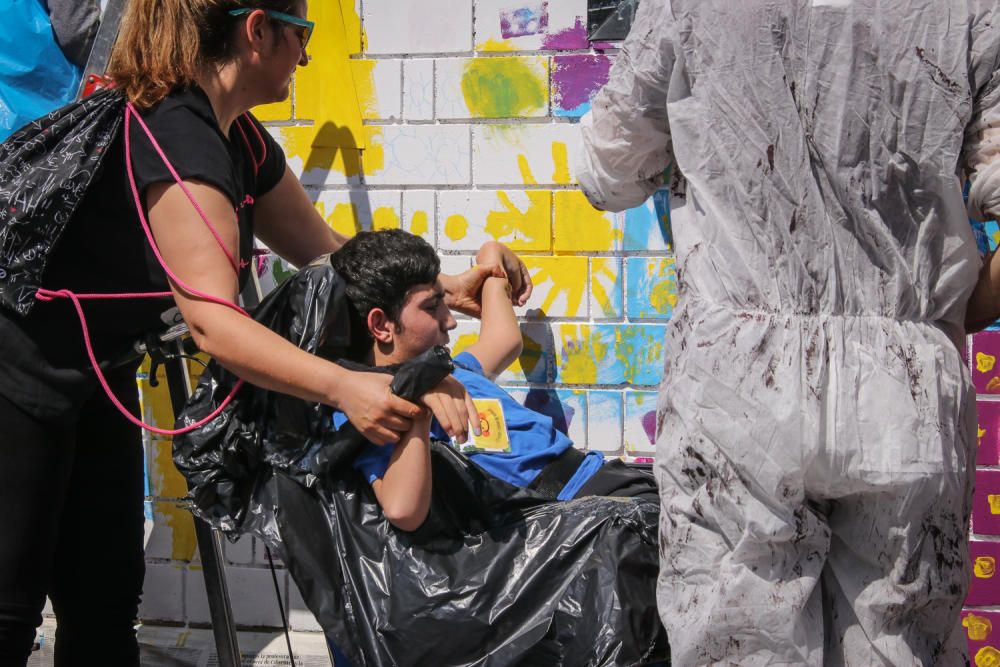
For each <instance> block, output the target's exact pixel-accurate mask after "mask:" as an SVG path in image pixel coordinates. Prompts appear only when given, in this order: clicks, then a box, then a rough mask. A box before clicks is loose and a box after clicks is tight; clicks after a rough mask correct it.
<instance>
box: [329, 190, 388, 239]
mask: <svg viewBox="0 0 1000 667" xmlns="http://www.w3.org/2000/svg"><path fill="white" fill-rule="evenodd" d="M401 202H402V192H400V191H399V190H364V189H360V188H358V189H354V190H325V191H323V192H321V193H320V195H319V199H318V200H317V202H316V208H317V210H319V212H320V215H322V216H323V219H324V220H326V222H327V224H329V225H330V226H331V227H333V228H334V229H335V230H336V231H338V232H340V233H341V234H344V235H346V236H354V234H355V233H357V232H359V231H362V230H366V231H370V230H372V229H398V228H399V227H400V225H401V220H400V213H401V209H402V204H401Z"/></svg>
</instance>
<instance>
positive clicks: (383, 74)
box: [361, 59, 403, 120]
mask: <svg viewBox="0 0 1000 667" xmlns="http://www.w3.org/2000/svg"><path fill="white" fill-rule="evenodd" d="M402 71H403V61H402V60H397V59H385V60H376V61H375V65H374V68H373V70H372V83H373V85H374V87H375V95H374V99H372V100H371V101H370V102H369V103H368V107H367V108H362V109H361V113H362V115H363V116H364V117H365V118H369V119H382V120H398V119H399V118H401V117H402V109H403V81H402Z"/></svg>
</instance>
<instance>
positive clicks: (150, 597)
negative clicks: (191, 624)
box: [139, 563, 184, 623]
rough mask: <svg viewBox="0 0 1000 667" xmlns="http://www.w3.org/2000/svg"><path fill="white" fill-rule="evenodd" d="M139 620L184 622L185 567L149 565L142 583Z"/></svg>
mask: <svg viewBox="0 0 1000 667" xmlns="http://www.w3.org/2000/svg"><path fill="white" fill-rule="evenodd" d="M139 618H140V619H142V620H143V622H146V621H171V622H175V623H179V622H183V621H184V566H182V565H180V564H178V563H149V564H147V565H146V578H145V579H144V580H143V583H142V603H141V604H140V605H139Z"/></svg>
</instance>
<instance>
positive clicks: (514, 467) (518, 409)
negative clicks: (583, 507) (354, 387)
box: [334, 352, 604, 500]
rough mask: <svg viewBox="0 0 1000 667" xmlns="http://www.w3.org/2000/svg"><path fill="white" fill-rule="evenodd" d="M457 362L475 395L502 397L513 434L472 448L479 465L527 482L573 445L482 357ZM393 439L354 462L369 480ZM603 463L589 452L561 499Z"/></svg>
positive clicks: (440, 433) (337, 418)
mask: <svg viewBox="0 0 1000 667" xmlns="http://www.w3.org/2000/svg"><path fill="white" fill-rule="evenodd" d="M455 363H456V365H457V366H458V367H457V368H456V369H455V371H454V372H453V373H452V374H453V375H454V376H455V378H456V379H457V380H458V381H459V382H461V383H462V384H463V385H465V390H466V391H468V392H469V395H470V396H471V397H472V398H495V399H499V401H500V405H501V408H502V409H503V416H504V421H505V422H506V424H507V433H508V435H509V437H510V450H511V451H510V452H509V453H507V452H505V453H477V454H470V455H469V458H470V459H472V460H473V461H474V462H475V463H476V465H478V466H479V467H480V468H482V469H483V470H485V471H486V472H488V473H489V474H491V475H493V476H494V477H497V478H499V479H502V480H504V481H505V482H509V483H510V484H513V485H514V486H518V487H521V488H524V487H526V486H528V485H529V484H531V482H532V481H533V480H534V479H535V478H536V477H538V474H539V473H540V472H541V471H542V468H544V467H545V465H546V464H547V463H548V462H549V461H551V460H552V459H554V458H555V457H557V456H559V455H560V454H562V453H563V452H564V451H566V449H567V448H569V447H572V446H573V441H572V440H570V439H569V438H568V437H567V436H566V434H565V433H563V432H562V431H559V430H558V429H556V428H555V426H554V425H553V423H552V418H551V417H547V416H546V415H543V414H540V413H538V412H535V411H534V410H531V409H529V408H526V407H524V406H523V405H521V404H520V403H518V402H517V401H516V400H514V397H513V396H511V395H510V394H508V393H507V392H506V391H504V390H503V389H502V388H500V387H499V386H498V385H497V384H496V383H495V382H493V381H492V380H490V379H489V378H487V377H486V376H485V375H484V374H483V367H482V365H481V364H480V363H479V360H478V359H476V358H475V357H474V356H472V355H471V354H469V353H468V352H462V353H460V354H458V355H457V356H456V357H455ZM345 421H346V418H345V417H344V415H343V414H341V413H335V414H334V425H335V426H337V427H338V428H339V427H340V425H341V424H343V423H344V422H345ZM431 436H432V437H434V438H435V439H438V440H445V441H447V440H448V434H447V433H445V431H444V430H443V429H442V428H441V426H440V425H439V424H438V423H437V420H434V422H433V423H432V425H431ZM392 450H393V446H392V445H386V446H384V447H380V446H378V445H373V444H371V443H369V444H368V445H366V446H365V448H364V449H363V450H362V451H361V453H360V454H358V456H357V458H356V459H355V460H354V467H355V468H356V469H357V470H360V471H361V473H362V474H363V475H364V476H365V478H366V479H367V480H368V482H369V483H371V482H373V481H375V480H376V479H382V477H383V476H384V475H385V471H386V470H387V469H388V467H389V458H390V457H391V456H392ZM603 463H604V457H603V456H601V454H599V453H598V452H588V453H587V454H586V456H585V457H584V459H583V461H582V462H581V463H580V466H579V467H578V468H577V469H576V472H575V473H573V476H572V477H570V479H569V481H568V482H566V485H565V486H564V487H563V489H562V491H560V492H559V496H558V499H559V500H569V499H571V498H573V497H574V496H576V494H577V493H578V492H579V491H580V488H581V487H582V486H583V485H584V483H586V481H587V480H588V479H590V478H591V476H593V474H594V473H595V472H597V469H598V468H600V467H601V465H603Z"/></svg>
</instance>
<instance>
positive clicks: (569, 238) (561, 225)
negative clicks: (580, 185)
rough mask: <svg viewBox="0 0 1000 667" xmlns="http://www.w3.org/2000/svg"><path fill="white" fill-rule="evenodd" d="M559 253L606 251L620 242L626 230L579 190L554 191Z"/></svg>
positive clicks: (557, 248) (555, 224) (614, 247)
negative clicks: (616, 225)
mask: <svg viewBox="0 0 1000 667" xmlns="http://www.w3.org/2000/svg"><path fill="white" fill-rule="evenodd" d="M554 203H555V207H554V208H555V220H554V225H553V227H554V232H555V234H554V236H555V248H554V249H555V251H556V252H607V251H610V250H615V249H617V248H618V247H620V245H621V240H622V237H623V232H622V230H621V229H618V228H616V227H615V224H614V222H613V220H612V219H611V216H610V214H608V213H605V212H603V211H598V210H597V209H595V208H594V207H592V206H591V205H590V202H588V201H587V198H586V197H585V196H584V195H583V193H582V192H580V191H579V190H563V191H558V192H556V193H555V194H554Z"/></svg>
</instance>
